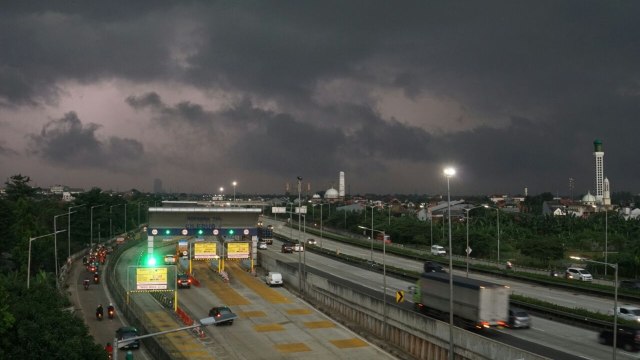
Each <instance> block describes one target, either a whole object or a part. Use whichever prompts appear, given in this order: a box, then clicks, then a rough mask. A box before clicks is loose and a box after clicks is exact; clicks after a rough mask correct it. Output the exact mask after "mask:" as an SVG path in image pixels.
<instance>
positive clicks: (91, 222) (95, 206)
mask: <svg viewBox="0 0 640 360" xmlns="http://www.w3.org/2000/svg"><path fill="white" fill-rule="evenodd" d="M101 206H104V204H100V205H93V206H92V207H91V220H90V221H89V223H90V224H91V241H90V242H91V248H92V249H93V209H94V208H97V207H101Z"/></svg>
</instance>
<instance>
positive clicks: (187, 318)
mask: <svg viewBox="0 0 640 360" xmlns="http://www.w3.org/2000/svg"><path fill="white" fill-rule="evenodd" d="M176 315H178V317H179V318H180V320H181V321H182V322H183V323H184V324H185V325H187V326H191V325H193V319H192V318H191V316H189V314H187V313H186V312H184V310H182V309H180V308H178V309H177V310H176Z"/></svg>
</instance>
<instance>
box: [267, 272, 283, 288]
mask: <svg viewBox="0 0 640 360" xmlns="http://www.w3.org/2000/svg"><path fill="white" fill-rule="evenodd" d="M264 282H266V283H267V285H269V286H276V285H280V286H282V274H281V273H279V272H273V271H269V273H268V274H267V276H265V278H264Z"/></svg>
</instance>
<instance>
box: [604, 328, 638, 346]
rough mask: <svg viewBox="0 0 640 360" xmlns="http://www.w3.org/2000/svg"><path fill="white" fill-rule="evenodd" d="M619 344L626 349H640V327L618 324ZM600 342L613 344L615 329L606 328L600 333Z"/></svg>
mask: <svg viewBox="0 0 640 360" xmlns="http://www.w3.org/2000/svg"><path fill="white" fill-rule="evenodd" d="M616 341H617V345H618V347H621V348H623V349H625V350H626V351H638V349H640V329H638V328H635V327H631V326H624V325H618V336H617V340H616ZM598 342H599V343H600V344H605V345H612V344H613V330H612V329H611V328H609V327H608V328H606V329H604V330H602V331H601V332H600V335H598Z"/></svg>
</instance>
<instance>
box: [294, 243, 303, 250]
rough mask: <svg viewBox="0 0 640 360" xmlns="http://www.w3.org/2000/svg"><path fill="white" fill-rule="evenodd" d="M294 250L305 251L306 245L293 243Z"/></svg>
mask: <svg viewBox="0 0 640 360" xmlns="http://www.w3.org/2000/svg"><path fill="white" fill-rule="evenodd" d="M293 251H295V252H300V251H304V245H302V244H293Z"/></svg>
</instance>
